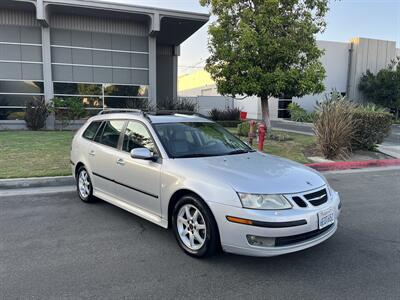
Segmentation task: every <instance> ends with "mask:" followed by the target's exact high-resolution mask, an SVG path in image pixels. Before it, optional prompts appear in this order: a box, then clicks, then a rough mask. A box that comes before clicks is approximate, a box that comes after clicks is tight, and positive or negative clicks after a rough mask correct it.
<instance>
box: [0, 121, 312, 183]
mask: <svg viewBox="0 0 400 300" xmlns="http://www.w3.org/2000/svg"><path fill="white" fill-rule="evenodd" d="M227 129H228V130H229V131H230V132H232V133H234V134H236V128H227ZM273 133H274V134H277V135H286V136H289V137H290V140H288V141H271V140H267V141H266V142H265V144H264V150H265V152H266V153H269V154H273V155H277V156H282V157H285V158H288V159H291V160H294V161H297V162H300V163H308V162H310V161H309V160H308V159H307V155H306V154H307V153H309V150H310V149H315V137H314V136H308V135H302V134H297V133H290V132H282V131H277V130H274V131H273ZM72 137H73V133H72V132H71V131H36V132H35V131H0V178H2V179H4V178H24V177H44V176H62V175H70V174H71V168H70V164H69V155H70V148H71V141H72ZM242 139H243V140H247V138H242ZM256 147H257V144H256V143H255V145H254V148H256Z"/></svg>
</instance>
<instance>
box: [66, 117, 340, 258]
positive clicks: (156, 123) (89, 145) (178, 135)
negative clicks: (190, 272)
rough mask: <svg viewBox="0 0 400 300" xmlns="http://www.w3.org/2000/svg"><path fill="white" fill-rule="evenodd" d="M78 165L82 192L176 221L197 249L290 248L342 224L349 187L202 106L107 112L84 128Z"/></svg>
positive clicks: (75, 145)
mask: <svg viewBox="0 0 400 300" xmlns="http://www.w3.org/2000/svg"><path fill="white" fill-rule="evenodd" d="M71 165H72V172H73V174H74V176H75V179H76V183H77V190H78V195H79V197H80V199H81V200H82V201H84V202H91V201H93V200H95V199H97V198H100V199H102V200H104V201H107V202H109V203H111V204H114V205H116V206H118V207H120V208H122V209H125V210H127V211H129V212H131V213H133V214H135V215H137V216H140V217H142V218H144V219H146V220H148V221H150V222H153V223H155V224H158V225H160V226H161V227H164V228H171V229H172V230H173V232H174V234H175V237H176V240H177V242H178V244H179V246H180V247H181V248H182V249H183V250H184V251H185V252H186V253H187V254H189V255H192V256H194V257H205V256H209V255H212V254H214V253H216V252H217V251H218V250H219V249H221V248H222V250H224V251H226V252H231V253H237V254H243V255H252V256H274V255H280V254H285V253H290V252H294V251H299V250H302V249H306V248H309V247H312V246H314V245H317V244H319V243H321V242H323V241H325V240H326V239H328V238H329V237H330V236H332V235H333V234H334V233H335V231H336V229H337V226H338V216H339V214H340V209H341V202H340V199H339V195H338V193H337V192H335V191H334V190H333V189H332V188H331V187H330V186H329V184H328V182H327V181H326V180H325V178H324V177H323V176H322V175H321V174H319V173H318V172H316V171H314V170H312V169H310V168H308V167H305V166H303V165H301V164H298V163H295V162H292V161H289V160H287V159H283V158H280V157H276V156H272V155H268V154H265V153H261V152H257V151H254V150H253V149H252V148H251V147H249V146H248V145H247V144H246V143H244V142H242V141H241V140H240V139H239V138H237V137H235V136H234V135H232V134H231V133H229V132H228V131H227V130H225V129H224V128H223V127H221V126H220V125H218V124H217V123H214V122H212V121H210V120H208V119H207V118H204V117H201V116H199V115H195V114H194V115H189V114H169V115H166V114H164V115H161V114H150V113H144V112H141V111H135V110H132V111H124V112H115V111H104V112H103V113H101V114H99V115H97V116H95V117H92V118H90V119H89V120H88V121H87V123H86V124H85V125H84V126H83V127H82V128H81V129H80V130H79V131H78V132H77V134H76V135H75V137H74V139H73V142H72V150H71Z"/></svg>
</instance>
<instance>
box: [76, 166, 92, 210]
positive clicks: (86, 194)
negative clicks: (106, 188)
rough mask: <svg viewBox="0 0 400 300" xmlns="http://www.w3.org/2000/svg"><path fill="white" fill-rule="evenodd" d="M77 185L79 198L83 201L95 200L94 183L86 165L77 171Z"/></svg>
mask: <svg viewBox="0 0 400 300" xmlns="http://www.w3.org/2000/svg"><path fill="white" fill-rule="evenodd" d="M76 187H77V190H78V195H79V198H81V200H82V201H83V202H93V201H94V197H93V185H92V181H91V179H90V176H89V172H88V171H87V170H86V168H85V167H84V166H82V167H80V168H79V170H78V172H77V173H76Z"/></svg>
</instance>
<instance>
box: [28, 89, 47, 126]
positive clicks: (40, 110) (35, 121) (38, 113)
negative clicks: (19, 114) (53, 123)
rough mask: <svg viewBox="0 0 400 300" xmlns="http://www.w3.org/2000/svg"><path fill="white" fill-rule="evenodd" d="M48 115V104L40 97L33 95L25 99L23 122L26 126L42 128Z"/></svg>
mask: <svg viewBox="0 0 400 300" xmlns="http://www.w3.org/2000/svg"><path fill="white" fill-rule="evenodd" d="M48 115H49V105H48V104H46V102H45V100H44V99H43V98H42V97H34V98H32V99H29V100H28V101H26V104H25V117H24V119H25V122H26V127H28V128H29V129H31V130H39V129H42V128H43V127H44V126H45V125H46V119H47V117H48Z"/></svg>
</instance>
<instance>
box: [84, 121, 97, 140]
mask: <svg viewBox="0 0 400 300" xmlns="http://www.w3.org/2000/svg"><path fill="white" fill-rule="evenodd" d="M100 124H101V122H100V121H94V122H92V123H90V125H89V126H88V127H87V128H86V130H85V132H84V133H83V134H82V136H83V137H84V138H85V139H88V140H93V138H94V135H95V134H96V132H97V129H98V128H99V126H100Z"/></svg>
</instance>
